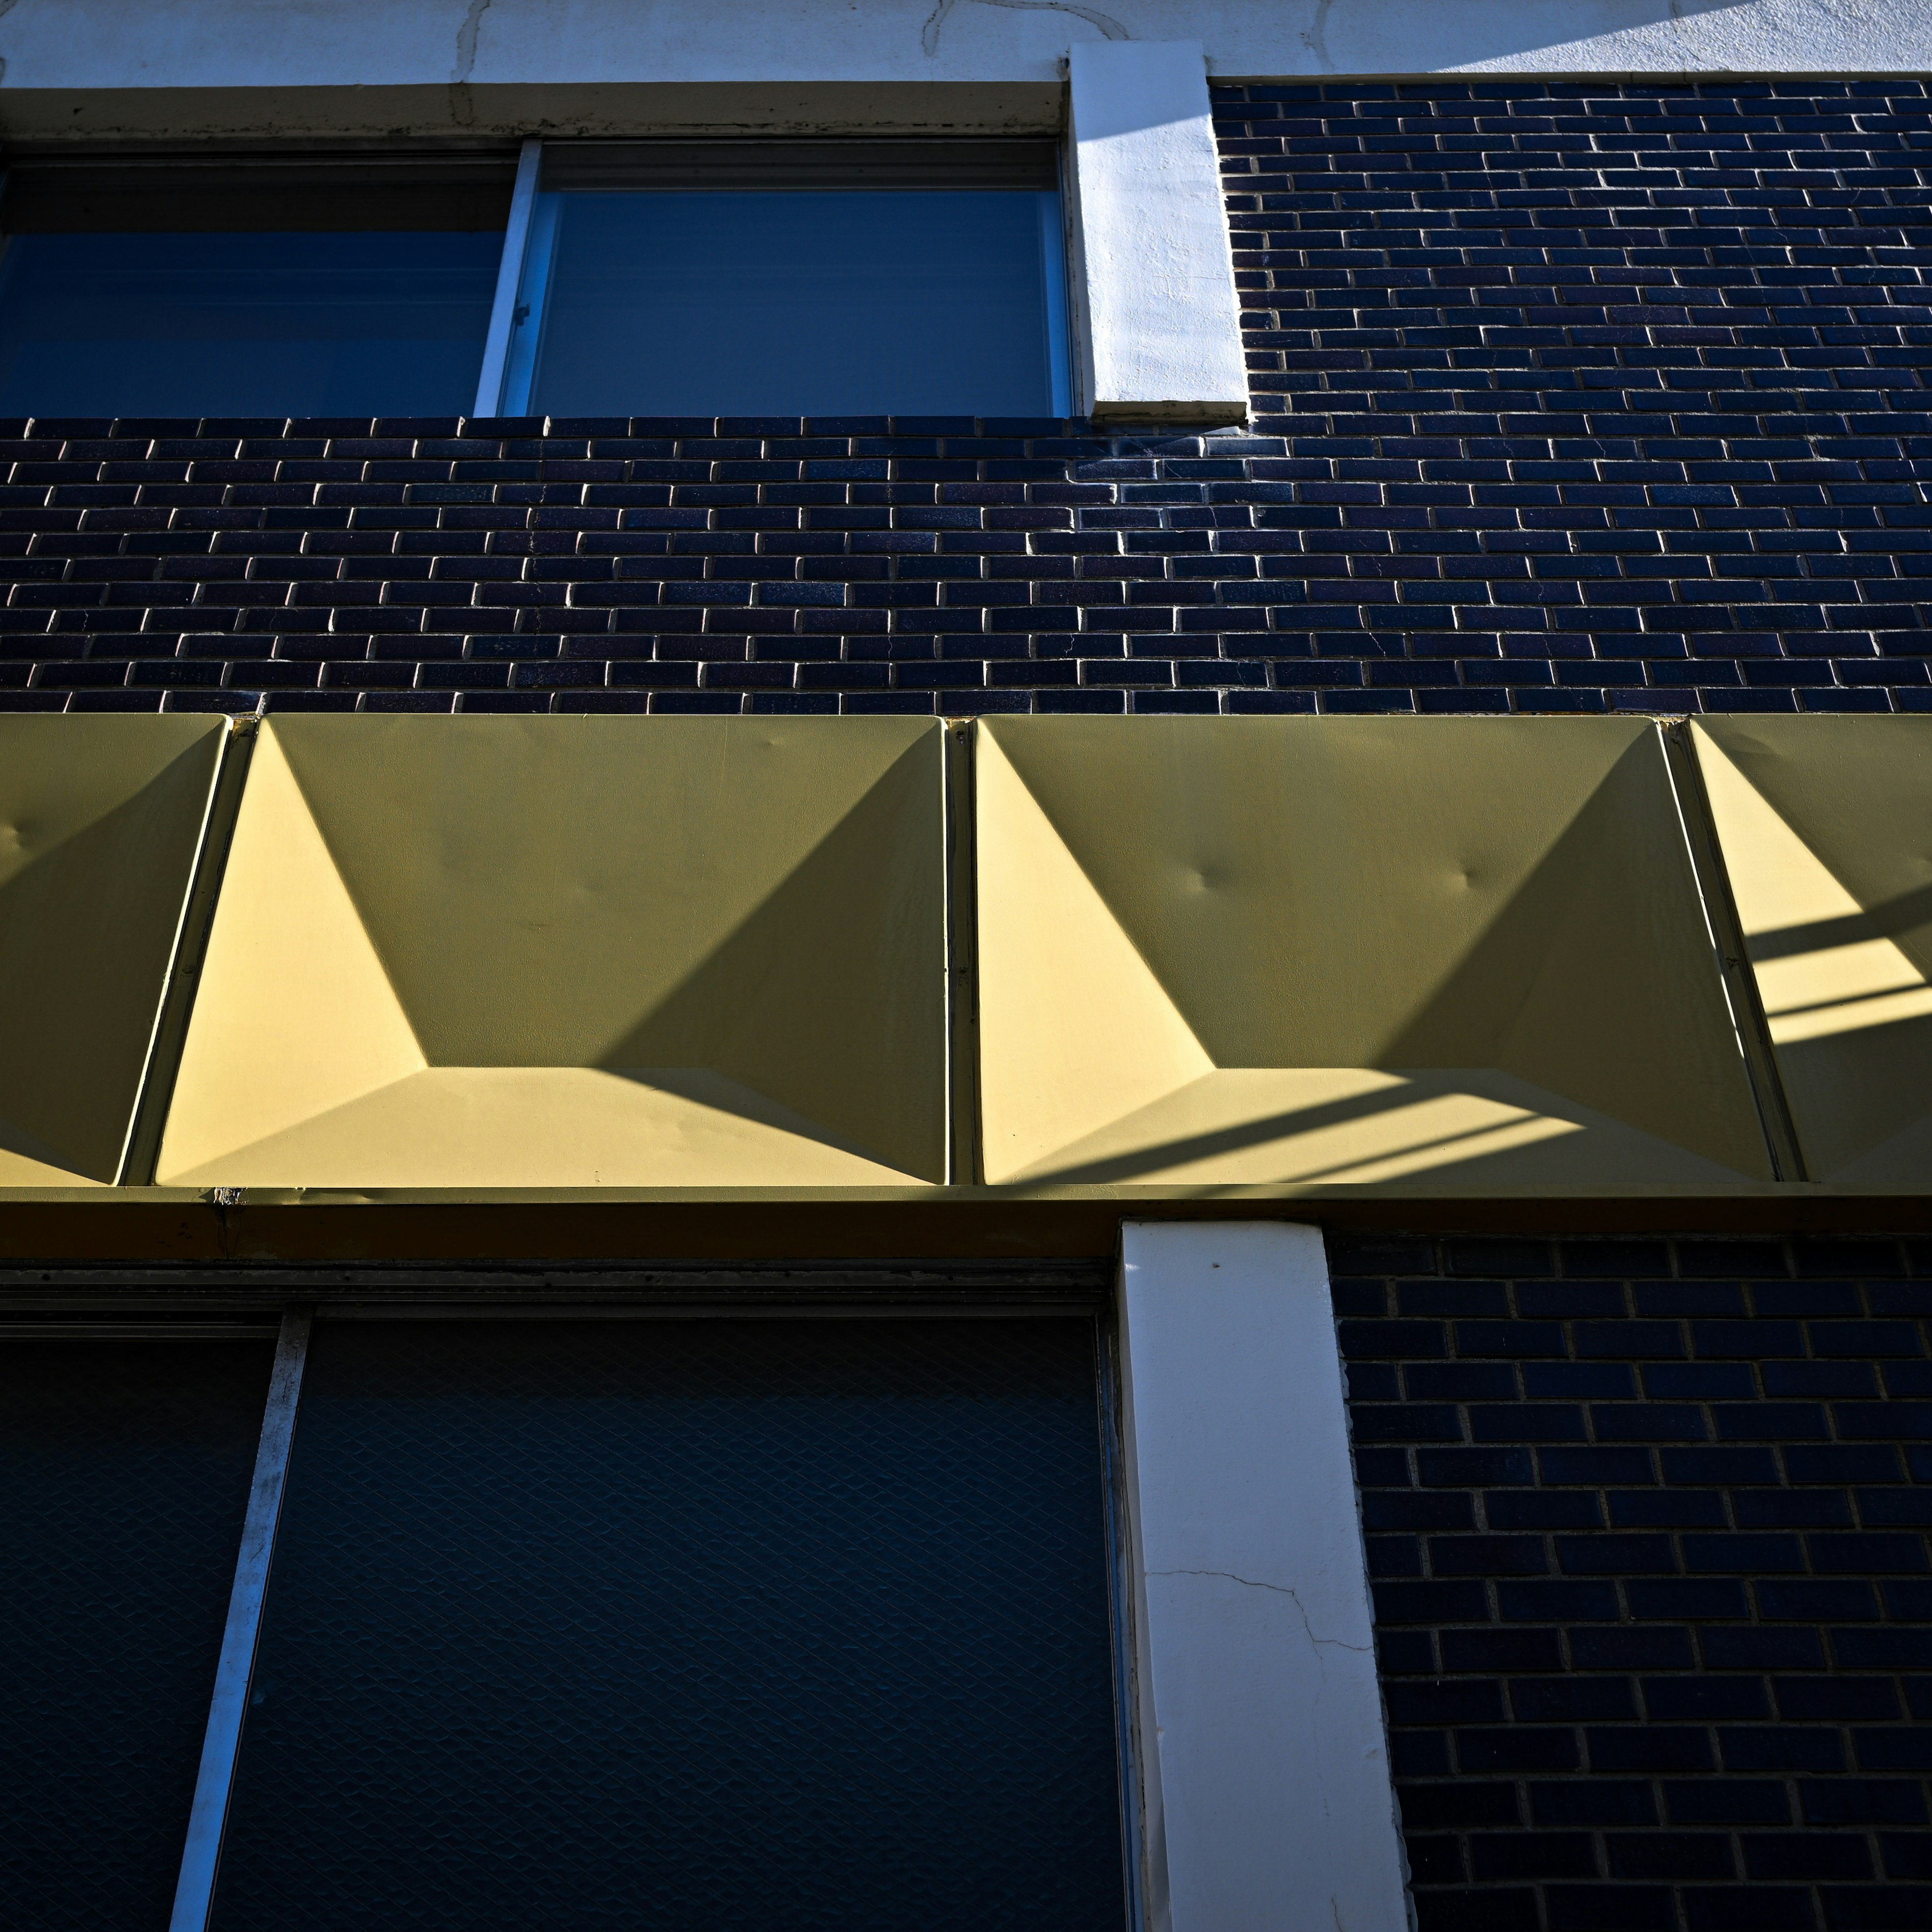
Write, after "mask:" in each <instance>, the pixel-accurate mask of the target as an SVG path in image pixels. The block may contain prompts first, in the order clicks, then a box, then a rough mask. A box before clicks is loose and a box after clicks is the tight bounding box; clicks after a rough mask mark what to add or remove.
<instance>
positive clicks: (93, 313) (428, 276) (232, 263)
mask: <svg viewBox="0 0 1932 1932" xmlns="http://www.w3.org/2000/svg"><path fill="white" fill-rule="evenodd" d="M512 178H513V176H512V172H511V166H510V164H509V163H508V161H507V160H505V158H504V157H500V156H490V157H484V158H483V159H481V160H454V161H444V162H437V163H418V164H402V163H396V162H393V161H388V160H374V161H368V162H358V161H355V160H319V161H312V162H302V161H296V160H282V161H276V162H261V163H243V162H239V161H234V162H230V161H222V162H215V163H196V162H193V161H187V160H175V159H171V158H166V157H163V158H161V159H159V160H154V161H151V162H144V163H139V164H138V165H136V164H130V163H128V162H127V161H126V160H117V161H115V162H114V163H96V164H89V163H52V162H46V163H33V162H29V163H24V164H23V163H16V164H15V166H13V169H12V170H11V171H10V175H9V178H8V181H7V194H6V198H5V203H4V205H0V227H4V229H5V236H6V244H5V254H4V255H0V414H5V415H10V416H187V417H198V416H386V415H395V416H437V415H455V414H457V413H459V412H460V411H463V410H466V409H467V408H468V407H469V404H470V402H471V400H472V398H473V397H474V395H475V386H476V377H477V371H478V368H479V366H480V365H481V361H482V356H483V347H484V338H485V335H486V334H487V330H488V328H489V323H490V302H491V298H492V296H493V293H494V290H495V288H496V276H497V266H498V261H499V257H500V254H501V251H502V227H503V223H504V220H505V217H506V215H507V213H508V208H509V205H510V190H511V181H512Z"/></svg>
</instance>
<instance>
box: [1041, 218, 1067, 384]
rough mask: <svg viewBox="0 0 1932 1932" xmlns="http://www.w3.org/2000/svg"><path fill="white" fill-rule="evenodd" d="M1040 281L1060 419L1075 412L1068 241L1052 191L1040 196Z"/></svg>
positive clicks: (1050, 377)
mask: <svg viewBox="0 0 1932 1932" xmlns="http://www.w3.org/2000/svg"><path fill="white" fill-rule="evenodd" d="M1039 199H1040V282H1041V285H1042V287H1043V288H1044V290H1045V291H1046V373H1047V382H1048V384H1049V393H1050V395H1051V398H1052V407H1051V413H1052V414H1053V415H1055V416H1059V417H1061V418H1063V419H1064V418H1065V417H1067V416H1071V415H1072V414H1073V383H1072V381H1071V379H1070V377H1071V372H1070V367H1069V365H1070V356H1069V353H1068V347H1069V345H1068V342H1067V238H1066V233H1065V225H1064V216H1063V214H1062V213H1061V206H1062V204H1061V197H1060V196H1059V195H1058V193H1055V190H1052V189H1051V188H1046V189H1043V190H1041V191H1040V197H1039Z"/></svg>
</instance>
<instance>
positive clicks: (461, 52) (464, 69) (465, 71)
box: [449, 0, 491, 127]
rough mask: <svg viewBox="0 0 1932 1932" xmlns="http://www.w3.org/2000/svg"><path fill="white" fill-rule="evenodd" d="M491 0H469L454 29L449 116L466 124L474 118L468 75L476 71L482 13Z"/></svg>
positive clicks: (486, 9) (486, 11)
mask: <svg viewBox="0 0 1932 1932" xmlns="http://www.w3.org/2000/svg"><path fill="white" fill-rule="evenodd" d="M490 5H491V0H469V7H468V9H467V10H466V11H465V13H464V14H463V24H462V26H460V27H458V28H457V30H456V66H455V70H454V71H453V72H452V74H451V75H450V77H449V113H450V118H452V120H454V121H457V122H458V124H460V125H461V126H463V127H468V126H469V124H471V122H472V121H474V120H475V118H476V104H475V101H473V100H472V99H471V98H470V93H469V77H470V76H471V75H472V74H474V73H475V71H476V40H477V36H478V34H481V32H482V31H483V16H484V14H485V13H488V12H489V10H490Z"/></svg>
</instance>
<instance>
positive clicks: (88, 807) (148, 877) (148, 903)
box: [0, 714, 226, 1187]
mask: <svg viewBox="0 0 1932 1932" xmlns="http://www.w3.org/2000/svg"><path fill="white" fill-rule="evenodd" d="M225 730H226V725H225V724H224V723H223V721H222V720H220V719H219V718H192V717H175V716H163V715H159V714H157V715H152V716H147V717H139V716H136V717H65V716H52V717H32V716H15V717H7V718H0V1014H4V1015H5V1021H4V1023H0V1187H74V1186H80V1185H86V1184H101V1185H107V1184H112V1183H113V1181H115V1178H117V1176H118V1173H119V1171H120V1168H121V1161H122V1159H123V1157H124V1154H125V1152H126V1150H127V1142H128V1137H129V1135H130V1133H131V1132H132V1130H133V1121H134V1114H135V1109H136V1106H137V1104H138V1103H139V1097H140V1093H141V1088H142V1079H143V1077H144V1076H145V1071H146V1068H147V1064H148V1053H149V1051H150V1049H151V1045H152V1043H153V1040H154V1030H155V1027H156V1025H157V1021H158V1019H159V1018H160V1010H161V1004H162V1000H163V995H164V994H165V992H166V986H167V979H168V973H169V965H170V963H171V962H172V959H173V956H174V951H175V942H176V939H177V938H178V934H179V932H180V929H181V918H182V915H183V913H184V910H185V907H186V906H187V896H188V892H189V889H190V884H191V882H192V880H193V873H194V867H195V861H196V855H197V853H198V852H199V848H200V842H201V838H202V832H203V830H204V828H205V823H206V820H207V817H208V805H209V801H210V799H211V796H212V793H213V787H214V776H215V772H216V769H217V764H218V763H219V760H220V749H221V742H222V738H223V733H224V732H225Z"/></svg>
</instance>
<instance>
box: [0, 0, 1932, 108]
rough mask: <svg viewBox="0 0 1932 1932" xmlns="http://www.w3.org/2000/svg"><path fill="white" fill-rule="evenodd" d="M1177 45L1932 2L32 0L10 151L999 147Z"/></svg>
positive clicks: (1489, 57)
mask: <svg viewBox="0 0 1932 1932" xmlns="http://www.w3.org/2000/svg"><path fill="white" fill-rule="evenodd" d="M1147 40H1153V41H1163V40H1198V41H1199V42H1200V43H1201V44H1202V47H1203V49H1204V50H1205V55H1206V58H1207V62H1208V73H1209V74H1210V75H1211V77H1214V78H1216V79H1253V78H1262V77H1271V78H1283V79H1288V78H1304V79H1319V78H1323V77H1331V76H1332V77H1350V76H1358V75H1368V76H1403V75H1408V76H1422V75H1429V74H1523V75H1552V76H1558V75H1583V74H1604V75H1643V74H1691V75H1697V74H1709V75H1721V74H1881V73H1894V74H1897V73H1911V72H1914V71H1922V70H1924V69H1926V68H1932V0H846V4H844V5H826V4H824V0H169V4H168V5H166V6H165V7H157V6H155V5H153V4H152V0H13V5H10V6H8V7H5V9H4V10H0V135H4V136H6V137H7V138H10V139H15V140H20V139H34V140H45V139H68V138H74V137H80V138H87V139H124V138H128V137H133V136H151V137H165V138H180V137H182V136H190V135H194V134H198V133H216V134H226V135H231V136H253V135H255V134H258V133H260V134H265V135H266V134H273V135H275V136H278V137H281V138H290V137H299V136H304V135H308V136H323V135H332V134H339V135H347V136H358V137H363V138H388V137H393V136H397V135H399V134H410V135H434V134H442V135H446V136H448V135H455V136H459V137H460V136H473V135H489V134H498V135H502V136H520V135H523V134H526V133H557V134H562V133H641V132H649V131H652V130H658V129H662V130H664V131H667V132H674V131H711V132H716V133H731V132H736V131H741V130H749V129H766V130H770V131H772V132H785V133H798V132H808V131H820V132H827V133H830V132H841V131H852V132H864V131H870V130H903V129H906V128H910V127H931V128H932V129H934V130H935V131H937V130H944V129H947V128H952V129H956V130H959V131H962V132H964V131H998V130H1009V129H1013V128H1016V127H1041V126H1045V125H1049V124H1052V121H1053V120H1054V118H1055V116H1056V115H1057V113H1058V89H1059V84H1060V79H1061V63H1062V62H1063V61H1064V59H1065V58H1066V57H1067V52H1068V50H1069V49H1070V47H1072V46H1076V45H1089V44H1104V43H1109V42H1121V41H1128V42H1132V41H1147ZM827 90H829V92H828V91H827Z"/></svg>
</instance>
